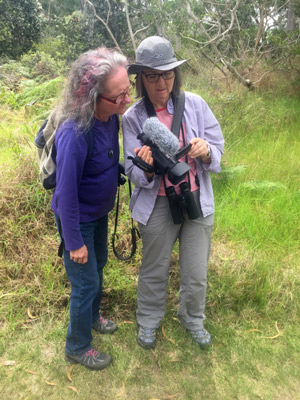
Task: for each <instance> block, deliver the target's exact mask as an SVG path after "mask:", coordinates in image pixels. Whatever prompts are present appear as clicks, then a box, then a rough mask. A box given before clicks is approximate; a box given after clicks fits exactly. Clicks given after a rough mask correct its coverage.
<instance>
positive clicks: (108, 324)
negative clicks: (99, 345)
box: [92, 316, 118, 334]
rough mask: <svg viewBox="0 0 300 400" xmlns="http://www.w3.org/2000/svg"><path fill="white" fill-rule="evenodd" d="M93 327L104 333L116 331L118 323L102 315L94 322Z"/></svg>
mask: <svg viewBox="0 0 300 400" xmlns="http://www.w3.org/2000/svg"><path fill="white" fill-rule="evenodd" d="M92 328H93V329H95V331H97V332H100V333H102V334H105V333H114V332H115V331H116V330H117V329H118V325H117V324H115V323H114V322H113V321H110V320H109V319H105V318H103V317H102V316H101V317H100V318H99V319H98V320H97V321H96V322H94V323H93V325H92Z"/></svg>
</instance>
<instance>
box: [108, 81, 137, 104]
mask: <svg viewBox="0 0 300 400" xmlns="http://www.w3.org/2000/svg"><path fill="white" fill-rule="evenodd" d="M133 86H134V83H133V82H130V85H129V88H128V89H127V90H124V92H122V93H120V94H119V95H118V96H117V97H116V98H115V99H110V98H109V97H106V96H103V95H102V94H101V96H100V97H101V99H104V100H106V101H108V102H109V103H112V104H120V103H122V101H124V100H125V97H126V96H130V93H129V91H130V90H131V89H132V88H133Z"/></svg>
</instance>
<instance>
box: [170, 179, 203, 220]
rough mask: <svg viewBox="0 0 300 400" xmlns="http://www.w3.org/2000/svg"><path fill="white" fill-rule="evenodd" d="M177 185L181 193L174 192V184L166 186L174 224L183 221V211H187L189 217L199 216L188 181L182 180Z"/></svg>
mask: <svg viewBox="0 0 300 400" xmlns="http://www.w3.org/2000/svg"><path fill="white" fill-rule="evenodd" d="M179 186H180V191H181V194H177V193H176V192H175V188H174V186H169V187H167V188H166V195H167V198H168V200H169V205H170V209H171V214H172V218H173V222H174V224H182V223H183V222H184V211H186V212H187V215H188V217H189V219H196V218H199V217H200V216H201V213H200V209H199V206H198V205H197V203H196V202H195V199H194V196H193V194H192V192H191V191H190V188H189V184H188V182H182V183H180V185H179Z"/></svg>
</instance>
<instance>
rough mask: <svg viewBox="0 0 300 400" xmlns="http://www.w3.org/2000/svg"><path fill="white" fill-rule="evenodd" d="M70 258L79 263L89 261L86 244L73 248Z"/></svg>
mask: <svg viewBox="0 0 300 400" xmlns="http://www.w3.org/2000/svg"><path fill="white" fill-rule="evenodd" d="M70 258H71V260H72V261H74V262H76V263H78V264H86V263H87V261H88V249H87V247H86V245H84V246H82V247H81V248H80V249H77V250H71V251H70Z"/></svg>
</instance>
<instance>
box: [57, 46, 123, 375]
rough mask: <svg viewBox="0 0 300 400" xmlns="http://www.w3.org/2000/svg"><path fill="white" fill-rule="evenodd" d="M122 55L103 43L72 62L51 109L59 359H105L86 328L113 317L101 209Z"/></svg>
mask: <svg viewBox="0 0 300 400" xmlns="http://www.w3.org/2000/svg"><path fill="white" fill-rule="evenodd" d="M126 66H127V60H126V58H125V57H124V56H123V55H121V54H120V53H118V52H116V51H112V50H109V49H106V48H98V49H96V50H91V51H88V52H86V53H84V54H83V55H81V57H79V59H78V60H77V61H75V62H74V64H73V66H72V67H71V71H70V73H69V78H68V80H67V83H66V86H65V91H64V96H63V99H62V101H61V103H60V104H59V105H58V107H57V108H56V110H55V114H56V118H58V119H59V121H60V125H59V128H58V130H57V133H56V136H55V148H56V151H57V155H56V164H57V166H56V187H55V190H54V193H53V197H52V203H51V207H52V209H53V211H54V213H55V217H56V221H57V225H58V227H59V231H60V236H61V240H62V243H63V257H64V264H65V269H66V272H67V276H68V278H69V280H70V283H71V296H70V322H69V326H68V331H67V338H66V346H65V359H66V360H67V361H69V362H71V363H80V364H82V365H84V366H85V367H87V368H89V369H94V370H100V369H103V368H105V367H106V366H108V365H109V364H110V362H111V361H112V358H111V357H110V356H109V355H107V354H104V353H100V352H98V351H97V350H96V349H94V347H93V346H92V333H91V332H92V328H93V329H94V330H96V331H98V332H100V333H102V334H106V333H113V332H114V331H115V330H116V329H117V325H116V323H115V322H113V321H110V320H107V319H105V318H104V317H103V316H102V315H101V313H100V305H101V299H102V278H103V268H104V266H105V264H106V261H107V221H108V213H109V212H110V211H111V209H112V208H113V206H114V201H115V195H116V190H117V184H118V160H119V143H118V131H119V119H118V114H123V113H124V112H125V110H126V106H127V104H128V103H129V102H130V98H129V79H128V75H127V69H126Z"/></svg>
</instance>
